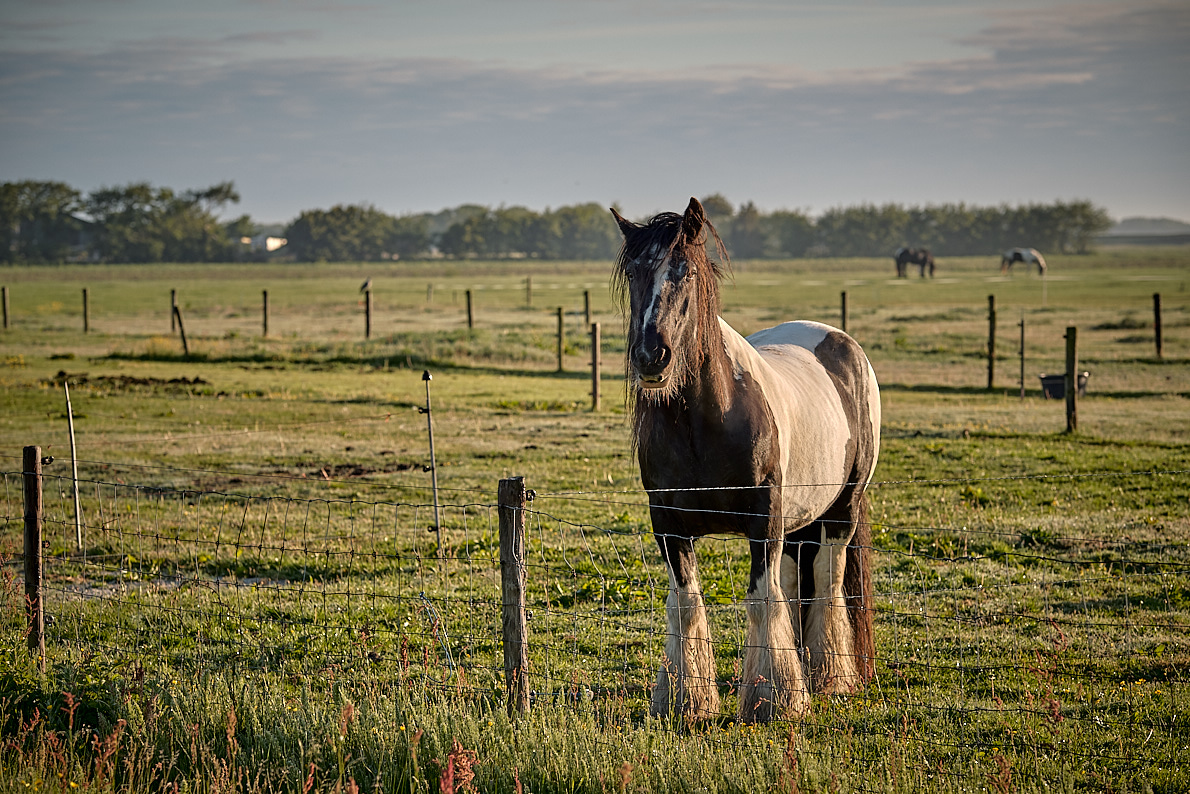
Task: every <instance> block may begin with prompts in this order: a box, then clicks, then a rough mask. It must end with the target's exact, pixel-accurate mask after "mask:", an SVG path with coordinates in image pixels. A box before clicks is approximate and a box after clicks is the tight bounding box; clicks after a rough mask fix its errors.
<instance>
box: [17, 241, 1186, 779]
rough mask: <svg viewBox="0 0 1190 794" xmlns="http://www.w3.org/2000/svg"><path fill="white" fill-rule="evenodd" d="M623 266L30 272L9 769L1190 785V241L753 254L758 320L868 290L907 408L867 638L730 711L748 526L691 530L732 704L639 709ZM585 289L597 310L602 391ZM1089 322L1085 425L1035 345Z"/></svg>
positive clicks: (889, 486)
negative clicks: (36, 652) (856, 683)
mask: <svg viewBox="0 0 1190 794" xmlns="http://www.w3.org/2000/svg"><path fill="white" fill-rule="evenodd" d="M609 268H610V265H609V263H606V262H590V263H544V262H536V261H502V262H492V263H489V262H418V263H389V264H383V265H377V264H357V265H351V264H339V265H212V266H206V265H203V266H200V265H192V266H153V267H134V266H65V267H38V268H14V269H8V270H2V271H0V284H3V285H5V286H6V287H7V288H8V292H9V327H8V328H7V329H6V330H4V331H0V437H2V438H3V443H2V444H0V463H2V465H0V470H3V471H5V472H9V474H7V475H5V476H4V477H3V482H2V483H0V488H2V490H0V514H2V515H3V520H4V523H3V527H2V528H0V559H3V560H4V561H5V564H4V567H3V569H2V570H3V574H4V577H5V578H4V580H3V598H4V601H5V605H4V607H3V611H2V613H0V625H2V631H3V632H4V635H5V641H4V642H3V643H0V648H2V649H3V650H0V731H2V735H3V739H4V744H3V749H2V750H0V791H3V790H14V791H25V790H30V789H35V788H46V789H50V790H59V789H61V790H72V789H73V788H74V787H78V786H82V787H86V786H90V787H91V788H94V789H97V790H100V791H107V790H112V791H115V790H121V791H122V790H133V791H142V790H146V791H147V790H157V789H161V788H169V787H170V786H172V784H173V783H177V784H178V786H179V789H180V790H182V789H184V790H190V791H214V790H216V789H218V790H262V791H263V790H288V791H299V790H304V789H305V787H306V785H307V782H309V787H310V789H311V790H326V791H329V790H334V789H336V788H338V789H340V790H346V789H347V788H348V787H349V785H352V784H358V785H359V786H360V787H362V788H366V789H369V790H383V791H411V792H415V791H438V790H440V788H439V786H440V784H441V781H442V778H443V773H444V770H445V769H446V768H447V766H448V762H449V766H450V768H451V769H452V770H459V769H465V770H467V771H466V772H459V773H458V776H456V778H455V782H456V784H458V785H459V786H462V785H463V784H464V783H465V780H464V779H465V778H466V777H467V774H469V773H470V771H472V770H473V772H474V775H475V778H474V785H475V786H476V787H477V788H478V789H479V790H482V791H516V790H524V791H533V792H548V791H754V790H766V789H781V790H801V791H890V792H901V791H906V792H910V791H913V792H916V791H974V790H980V791H983V790H987V791H1003V792H1007V791H1034V790H1047V791H1048V790H1070V791H1092V790H1094V791H1099V790H1112V791H1138V792H1140V791H1149V790H1151V791H1155V792H1175V791H1183V790H1186V789H1187V788H1188V787H1190V763H1188V762H1187V761H1186V759H1187V758H1190V720H1188V719H1187V714H1188V713H1190V708H1188V704H1190V691H1188V689H1187V665H1188V664H1190V640H1188V639H1187V629H1188V628H1190V570H1188V566H1190V438H1188V434H1190V366H1188V363H1190V296H1188V294H1187V292H1186V289H1185V287H1186V281H1187V280H1188V276H1190V251H1187V250H1185V249H1155V250H1143V249H1119V250H1108V251H1104V252H1101V253H1098V254H1095V255H1091V256H1084V257H1073V256H1071V257H1062V256H1055V257H1052V258H1050V269H1049V275H1048V277H1047V278H1046V279H1045V280H1044V281H1043V280H1042V279H1041V278H1039V277H1038V276H1037V275H1036V274H1030V273H1026V272H1023V271H1022V272H1017V273H1014V274H1012V275H1011V276H1007V277H1006V276H1002V275H1001V274H1000V273H999V271H998V262H997V261H996V260H994V259H993V258H963V259H953V260H942V261H940V262H939V265H938V275H937V277H936V278H935V279H933V280H929V279H925V280H923V279H920V278H917V277H916V276H913V277H911V278H909V279H902V280H898V279H896V278H894V277H893V266H892V262H891V260H887V261H886V260H883V259H881V260H796V261H789V262H763V263H762V262H739V263H736V264H735V266H734V274H733V276H732V278H730V279H729V280H728V281H727V282H726V283H725V284H724V288H723V316H724V318H725V319H726V320H727V321H728V322H729V323H731V324H732V325H733V326H734V327H735V328H737V329H738V330H740V331H741V332H743V333H745V334H746V333H751V332H752V331H755V330H758V329H760V328H763V327H766V326H768V325H771V324H773V323H776V322H780V321H782V320H786V319H813V320H819V321H823V322H828V323H831V324H835V325H837V324H839V323H840V320H841V318H840V305H841V293H842V292H844V291H845V292H846V293H847V303H848V309H849V312H848V319H847V328H848V331H849V332H850V333H852V335H854V336H855V337H856V338H857V339H858V340H859V341H860V342H861V344H863V346H864V348H865V350H866V351H867V352H868V355H869V357H870V358H871V360H872V363H873V367H874V368H875V370H876V373H877V376H878V378H879V380H880V382H881V386H882V404H883V411H884V433H883V439H882V449H881V459H880V464H879V467H878V470H877V473H876V477H875V480H876V484H875V485H874V487H873V488H872V490H871V497H872V517H873V521H874V522H876V524H875V526H874V532H873V544H874V549H873V565H874V568H873V577H874V583H875V589H876V593H877V609H878V612H877V618H876V626H877V653H878V660H877V668H878V671H877V678H876V679H875V680H874V681H873V683H872V684H871V685H870V686H869V687H868V688H867V689H865V690H864V691H863V692H860V693H857V694H855V695H852V696H849V697H835V698H815V700H814V705H813V710H812V712H811V714H810V715H809V716H808V717H807V718H806V719H805V720H802V721H798V722H781V723H777V724H774V725H771V726H764V727H749V726H744V725H740V724H738V723H737V722H736V721H735V720H734V719H733V718H732V716H733V715H732V713H731V710H733V709H734V694H733V688H732V687H733V676H735V675H736V671H737V665H738V663H739V660H740V658H741V655H742V646H743V644H744V632H743V612H742V607H741V606H740V599H741V598H742V596H743V588H744V587H745V586H746V579H745V577H746V569H747V562H746V558H747V549H746V547H745V546H744V545H743V544H741V543H740V542H739V541H738V540H735V539H732V538H730V537H728V536H726V535H725V536H724V537H722V538H709V539H707V540H705V541H704V542H703V543H702V544H701V547H700V550H699V565H700V568H701V572H702V576H703V585H704V592H705V594H706V598H707V601H708V604H709V605H710V610H711V621H712V630H713V632H714V639H715V643H716V646H715V647H716V657H717V665H718V677H719V680H720V688H721V693H722V695H723V699H724V708H725V710H727V713H725V714H724V716H723V717H722V718H721V719H718V720H714V721H712V722H711V723H708V724H699V725H684V724H681V723H680V722H677V723H674V722H667V721H660V720H654V719H650V718H648V717H647V716H646V712H647V700H648V694H647V689H648V686H649V684H650V683H651V680H652V678H653V676H654V674H655V667H656V664H657V661H658V659H659V658H660V654H661V650H662V645H663V643H664V598H665V591H666V587H667V582H666V576H665V572H664V569H663V567H662V566H661V564H660V561H659V558H658V555H657V554H656V551H655V546H654V544H653V541H652V538H651V537H650V535H649V527H648V519H647V510H646V509H645V504H646V501H645V498H644V495H643V493H642V492H641V490H640V481H639V476H638V474H637V469H636V464H635V461H634V460H633V458H632V457H631V455H630V453H629V441H628V430H627V426H626V421H625V413H624V394H623V389H624V379H623V352H624V337H623V331H622V325H621V321H620V318H619V315H618V312H617V308H616V303H615V300H614V297H613V296H612V295H610V294H609V289H608V281H609V279H608V275H609V272H608V271H609ZM366 278H371V279H372V296H373V306H374V313H373V318H372V338H371V339H367V340H365V339H364V302H363V296H362V295H361V293H360V285H361V283H362V282H363V281H364V280H365V279H366ZM526 279H531V284H532V295H531V300H529V296H527V294H526ZM83 288H86V289H87V290H88V293H89V300H90V326H91V330H90V332H89V333H86V334H84V333H83V316H82V299H81V293H82V289H83ZM171 289H175V290H177V294H178V304H179V308H180V309H181V313H182V316H183V321H184V323H185V329H186V334H187V341H188V343H189V347H190V354H189V355H186V354H184V352H183V349H182V344H181V341H180V339H179V338H178V336H177V334H176V333H171V331H170V316H169V313H168V312H169V297H170V290H171ZM263 290H268V293H269V304H270V315H269V336H268V337H267V338H264V337H262V333H261V332H262V322H261V321H262V317H261V293H262V291H263ZM468 290H470V291H471V295H472V306H473V314H474V319H475V327H474V328H472V329H468V328H467V324H466V303H465V301H466V298H465V296H466V292H467V291H468ZM584 292H586V293H587V294H588V296H589V301H590V309H591V319H592V321H595V322H599V323H601V326H602V336H603V346H602V352H603V367H602V373H601V375H602V397H603V407H602V410H600V411H598V412H595V411H592V410H591V399H590V370H589V361H590V353H591V351H590V341H589V336H588V333H587V328H586V318H585V316H584ZM1154 293H1160V295H1161V302H1162V310H1163V314H1162V320H1163V323H1162V324H1163V356H1162V357H1161V358H1158V357H1157V355H1156V349H1155V342H1154V330H1153V295H1154ZM989 295H994V296H995V306H996V316H997V325H996V338H995V344H996V358H995V365H994V366H995V372H994V378H995V382H994V388H992V389H988V388H987V377H988V365H987V342H988V329H989V320H988V296H989ZM558 307H561V308H562V309H563V313H564V330H565V336H564V358H563V371H561V372H558V371H557V360H556V350H557V337H556V322H557V321H556V311H557V308H558ZM1022 321H1023V323H1024V329H1025V350H1024V352H1025V382H1024V387H1025V395H1024V398H1023V399H1022V397H1021V388H1020V384H1019V380H1018V379H1019V375H1020V359H1019V355H1018V354H1019V343H1020V325H1019V323H1021V322H1022ZM1071 326H1073V327H1077V329H1078V332H1077V334H1078V342H1079V368H1080V370H1086V371H1089V372H1090V379H1089V382H1088V390H1087V394H1086V396H1085V397H1084V398H1082V399H1080V401H1079V410H1078V422H1079V429H1078V432H1076V433H1073V434H1069V433H1066V432H1064V430H1065V414H1064V408H1065V406H1064V403H1063V402H1062V401H1054V400H1044V399H1042V398H1041V393H1040V385H1039V381H1038V377H1037V376H1038V374H1039V373H1042V372H1048V373H1058V372H1062V371H1063V368H1064V361H1065V340H1064V339H1063V335H1064V333H1065V330H1066V328H1067V327H1071ZM426 369H428V370H429V371H430V372H431V373H432V374H433V380H432V381H431V382H430V384H429V385H430V389H431V398H432V401H433V419H434V440H435V445H436V455H437V463H438V480H439V485H440V488H441V492H440V500H441V503H442V509H441V523H442V528H443V529H442V544H443V548H444V555H443V557H442V558H439V557H438V555H437V544H436V536H435V534H434V533H433V532H428V531H427V529H429V528H431V527H432V526H433V525H434V517H433V508H432V506H431V505H432V493H431V490H430V475H429V473H428V472H427V471H426V469H425V467H426V466H427V465H428V463H429V449H428V441H427V434H426V417H425V416H424V415H423V414H422V413H420V412H419V407H422V406H424V405H425V400H426V384H425V382H424V381H423V380H422V371H423V370H426ZM63 383H68V384H69V387H70V395H71V400H72V404H73V413H74V418H75V429H76V434H77V441H78V453H77V457H78V466H79V477H80V480H81V481H82V483H81V487H80V496H81V500H82V506H83V513H84V519H85V528H84V538H83V547H82V549H79V548H76V544H75V529H74V524H73V507H72V502H71V499H70V493H71V483H70V481H69V478H70V460H69V459H70V448H69V443H68V437H67V425H66V411H65V398H64V392H63ZM31 444H36V445H39V446H41V447H42V449H43V455H48V456H53V457H54V461H53V462H52V463H49V464H48V465H47V466H46V475H47V479H46V505H47V536H46V545H47V549H46V551H47V555H48V557H47V562H46V577H47V587H48V590H47V595H46V601H47V609H48V612H49V614H50V615H51V616H52V618H53V624H52V625H51V626H50V627H49V629H48V630H47V638H48V646H47V670H46V673H45V674H44V675H41V674H39V673H38V672H37V669H36V666H35V665H34V664H33V663H32V662H31V661H30V660H29V656H28V654H27V653H26V652H25V650H24V639H23V632H24V615H23V579H22V571H23V568H22V567H21V565H20V559H21V542H22V521H21V513H22V503H21V493H20V488H21V482H20V475H19V472H20V455H21V448H22V447H23V446H25V445H31ZM512 475H523V476H525V477H526V484H527V487H529V488H531V489H533V490H534V491H535V492H536V498H535V499H534V501H533V502H532V503H530V513H529V527H530V537H529V557H530V568H529V601H530V604H529V608H530V611H531V612H532V619H531V621H530V631H531V651H530V685H531V687H532V688H533V690H534V693H535V694H534V705H533V708H532V711H531V713H530V715H529V716H527V717H522V718H520V719H516V720H510V719H509V718H508V717H507V715H506V714H505V711H504V701H503V695H502V694H501V689H502V685H503V684H502V677H503V672H502V664H503V663H502V655H501V654H502V648H501V644H500V635H499V624H500V605H499V598H500V596H499V558H498V548H497V547H498V538H497V535H496V515H495V511H494V508H493V507H492V505H493V504H494V502H495V492H496V485H497V482H498V481H499V479H500V478H502V477H507V476H512ZM121 721H123V722H122V723H121ZM461 780H462V781H463V783H460V781H461ZM518 786H519V787H520V788H519V789H518ZM458 790H466V789H458Z"/></svg>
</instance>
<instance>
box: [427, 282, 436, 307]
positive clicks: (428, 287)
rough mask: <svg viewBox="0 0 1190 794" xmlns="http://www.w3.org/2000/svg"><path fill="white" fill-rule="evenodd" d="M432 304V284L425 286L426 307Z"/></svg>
mask: <svg viewBox="0 0 1190 794" xmlns="http://www.w3.org/2000/svg"><path fill="white" fill-rule="evenodd" d="M433 303H434V284H433V282H431V283H429V284H426V305H427V306H430V305H433Z"/></svg>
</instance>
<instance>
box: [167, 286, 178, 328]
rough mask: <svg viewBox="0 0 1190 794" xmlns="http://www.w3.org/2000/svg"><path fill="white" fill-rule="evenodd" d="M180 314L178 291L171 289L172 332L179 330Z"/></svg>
mask: <svg viewBox="0 0 1190 794" xmlns="http://www.w3.org/2000/svg"><path fill="white" fill-rule="evenodd" d="M177 316H178V291H177V290H176V289H171V290H170V291H169V332H170V333H171V334H172V333H173V332H174V331H176V330H178V326H177Z"/></svg>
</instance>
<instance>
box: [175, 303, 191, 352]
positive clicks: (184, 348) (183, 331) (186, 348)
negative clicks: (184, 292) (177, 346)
mask: <svg viewBox="0 0 1190 794" xmlns="http://www.w3.org/2000/svg"><path fill="white" fill-rule="evenodd" d="M173 314H174V319H175V320H176V321H177V324H178V333H180V334H181V335H182V352H183V353H185V354H186V356H187V357H189V356H190V344H189V343H188V342H187V341H186V327H185V326H184V325H182V310H181V309H179V308H178V305H177V304H176V303H175V304H174V312H173ZM171 325H172V323H171Z"/></svg>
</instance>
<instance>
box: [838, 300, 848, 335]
mask: <svg viewBox="0 0 1190 794" xmlns="http://www.w3.org/2000/svg"><path fill="white" fill-rule="evenodd" d="M839 303H840V306H839V314H840V318H841V319H842V325H840V326H839V327H840V330H842V331H843V333H847V291H846V290H844V291H843V292H840V293H839Z"/></svg>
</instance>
